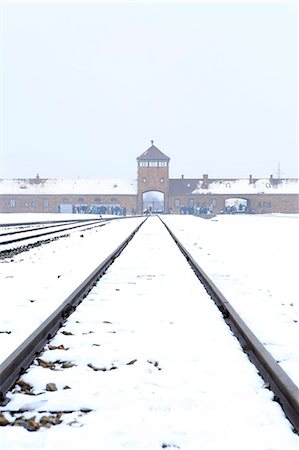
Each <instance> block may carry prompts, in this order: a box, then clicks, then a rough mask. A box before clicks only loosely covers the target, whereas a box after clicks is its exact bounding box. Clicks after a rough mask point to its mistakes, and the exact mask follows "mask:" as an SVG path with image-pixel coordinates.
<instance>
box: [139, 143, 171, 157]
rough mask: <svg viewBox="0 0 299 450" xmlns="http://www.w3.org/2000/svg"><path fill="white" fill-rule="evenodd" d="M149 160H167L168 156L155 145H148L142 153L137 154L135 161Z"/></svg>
mask: <svg viewBox="0 0 299 450" xmlns="http://www.w3.org/2000/svg"><path fill="white" fill-rule="evenodd" d="M149 160H155V161H169V160H170V158H169V157H168V156H166V155H164V153H162V152H161V150H159V149H158V148H157V147H155V145H153V141H152V145H151V146H150V148H148V149H147V150H145V152H144V153H142V155H140V156H138V158H137V161H149Z"/></svg>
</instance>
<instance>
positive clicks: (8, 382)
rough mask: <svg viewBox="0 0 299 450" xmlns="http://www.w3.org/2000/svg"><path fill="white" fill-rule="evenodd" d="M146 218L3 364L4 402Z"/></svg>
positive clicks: (0, 395) (0, 400)
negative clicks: (11, 389) (12, 388)
mask: <svg viewBox="0 0 299 450" xmlns="http://www.w3.org/2000/svg"><path fill="white" fill-rule="evenodd" d="M146 219H147V218H145V219H144V220H143V221H142V222H141V223H140V224H139V225H138V227H136V228H135V229H134V230H133V231H132V233H131V234H130V235H129V236H128V237H127V238H126V239H125V240H124V241H123V242H122V243H121V244H120V245H119V246H118V247H117V248H116V249H115V250H114V251H113V252H112V253H111V254H110V255H109V256H108V257H107V258H106V259H105V260H104V261H103V262H102V263H101V264H100V265H99V266H98V267H97V268H96V269H95V270H94V271H93V272H92V273H91V274H90V275H89V276H88V277H87V278H86V279H85V280H84V281H83V282H82V283H81V284H80V286H78V287H77V288H76V289H75V290H74V291H73V292H72V293H71V294H70V295H69V296H68V298H67V299H66V300H65V301H64V302H63V303H62V304H61V305H60V306H59V307H58V308H57V309H56V310H55V311H54V312H53V313H52V314H51V315H50V316H49V317H48V318H47V319H46V320H45V321H44V322H43V323H42V324H41V325H40V326H39V327H38V328H37V329H36V330H35V331H34V332H33V333H32V334H31V335H30V336H29V337H28V338H27V339H26V340H25V341H24V342H23V343H22V344H21V345H20V346H19V347H18V348H17V349H16V350H15V351H14V352H13V353H12V354H11V355H9V356H8V357H7V358H6V359H5V360H4V361H3V362H2V364H1V365H0V405H6V404H7V403H8V401H9V399H8V398H7V397H6V393H7V392H8V390H9V389H10V388H11V387H12V386H14V384H15V383H16V381H17V380H18V378H19V376H20V375H21V374H22V373H24V371H25V370H26V369H27V368H28V367H29V366H30V364H31V363H32V362H33V360H34V358H35V356H36V355H37V354H38V353H39V352H41V350H42V349H43V348H44V346H45V344H46V343H47V342H48V341H49V340H50V339H51V338H52V337H53V336H54V335H55V334H56V332H57V331H58V329H59V328H61V326H62V325H63V323H64V322H65V320H66V319H67V318H68V316H69V315H70V314H72V312H73V311H74V310H75V309H76V307H77V306H78V305H79V303H81V301H82V300H83V299H84V297H86V295H87V294H88V293H89V292H90V291H91V289H92V288H93V286H94V285H95V284H96V283H97V281H98V280H99V279H100V278H101V277H102V276H103V274H104V273H105V272H106V270H107V269H108V267H109V266H110V265H111V264H112V263H113V261H114V260H115V259H116V258H117V257H118V256H119V255H120V254H121V252H122V251H123V250H124V248H125V247H126V246H127V245H128V243H129V242H130V240H131V239H132V238H133V236H134V235H135V234H136V233H137V231H138V230H139V228H140V227H141V226H142V224H143V223H144V222H145V220H146Z"/></svg>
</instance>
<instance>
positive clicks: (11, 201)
mask: <svg viewBox="0 0 299 450" xmlns="http://www.w3.org/2000/svg"><path fill="white" fill-rule="evenodd" d="M9 206H10V207H11V208H15V207H16V201H15V199H14V198H11V199H10V200H9Z"/></svg>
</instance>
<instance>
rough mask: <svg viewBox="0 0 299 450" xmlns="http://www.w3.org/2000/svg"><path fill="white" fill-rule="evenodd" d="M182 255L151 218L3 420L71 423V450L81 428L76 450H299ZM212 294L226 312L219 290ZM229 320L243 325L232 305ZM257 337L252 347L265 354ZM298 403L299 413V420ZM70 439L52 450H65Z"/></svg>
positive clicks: (50, 444) (29, 424)
mask: <svg viewBox="0 0 299 450" xmlns="http://www.w3.org/2000/svg"><path fill="white" fill-rule="evenodd" d="M149 227H150V228H149ZM149 229H150V230H151V232H149ZM181 251H183V249H182V246H181ZM181 251H179V249H178V248H177V246H175V245H174V242H173V239H172V238H171V236H170V234H169V233H168V232H167V230H166V228H165V227H164V226H163V225H162V224H161V222H160V221H159V219H158V218H157V217H150V218H149V219H148V220H147V221H146V222H145V223H144V225H143V226H142V227H141V228H140V229H139V231H138V233H136V234H135V236H134V239H132V240H131V241H130V244H129V245H128V246H126V248H125V249H124V251H123V252H122V255H121V257H119V258H117V259H115V257H114V258H113V259H115V261H114V264H113V265H111V266H110V267H109V269H108V270H107V272H106V273H105V275H104V276H103V277H102V278H101V281H100V282H99V283H98V284H97V285H96V286H95V287H94V288H93V289H92V291H90V293H89V294H88V296H87V297H86V298H85V300H84V302H82V303H80V305H79V306H78V307H77V309H76V311H75V312H74V313H73V314H72V315H71V316H70V317H69V318H68V319H67V321H66V322H65V324H64V327H63V328H61V329H60V330H59V331H58V333H57V334H56V336H55V337H54V339H53V340H52V341H50V342H49V344H48V346H47V347H46V348H45V350H44V352H43V354H40V355H39V357H38V358H36V359H35V362H34V364H33V366H32V367H31V368H30V370H29V371H28V372H26V373H25V374H24V375H23V376H22V379H21V380H19V382H18V387H17V388H16V389H15V391H14V392H12V393H9V394H8V397H9V398H10V399H11V401H10V403H9V404H8V405H7V406H4V407H2V408H0V412H1V410H2V411H4V410H6V413H5V416H3V417H5V419H6V420H7V422H8V423H11V424H13V423H15V421H16V420H19V421H20V422H19V423H20V424H21V425H23V426H24V427H25V428H27V429H29V430H37V429H39V428H40V427H43V426H46V427H48V426H50V425H51V424H53V425H55V424H58V423H61V425H62V427H63V435H64V436H67V438H66V440H67V442H68V443H70V439H71V437H70V433H71V431H72V430H71V429H72V427H73V426H75V427H77V426H79V427H82V428H80V430H81V431H80V433H75V434H76V438H75V439H76V441H73V442H72V444H71V445H70V447H71V448H73V449H77V448H78V449H79V448H83V447H82V445H81V447H80V445H78V439H79V440H80V439H82V441H81V444H82V442H83V439H86V438H87V436H89V437H90V435H91V433H92V430H93V429H94V428H96V433H97V439H100V443H101V444H102V448H113V449H115V448H123V447H126V448H139V449H140V448H153V449H154V448H166V447H172V448H181V449H184V448H188V449H190V448H192V449H198V448H205V449H216V448H223V449H228V448H230V449H232V450H235V449H240V448H242V450H243V449H247V448H248V449H249V448H251V449H252V448H259V449H266V448H275V449H279V450H285V448H288V449H295V448H296V446H297V445H298V436H296V435H295V434H293V433H292V428H291V426H290V424H289V423H288V422H287V421H286V420H285V418H284V415H283V413H282V412H281V409H280V407H279V406H278V404H277V403H276V402H273V399H274V397H273V394H272V393H271V392H270V391H269V389H268V387H269V386H268V384H267V382H266V383H264V382H263V381H262V380H261V378H260V377H259V374H258V372H257V370H256V369H255V368H254V367H253V366H252V364H250V363H249V361H248V359H247V357H246V356H245V354H244V353H243V352H242V351H240V346H239V344H238V343H237V341H236V339H235V338H234V337H233V336H232V335H231V333H230V332H229V330H228V328H227V326H226V325H225V323H224V322H223V320H222V316H221V314H220V313H219V311H218V310H217V309H216V308H215V306H214V304H213V303H212V302H211V301H210V297H209V296H208V295H207V293H206V291H205V289H204V288H203V286H202V285H201V284H200V283H198V280H197V279H196V277H195V276H194V273H193V272H195V273H196V272H197V268H196V267H195V266H194V265H193V266H192V256H191V255H190V254H185V256H187V259H188V261H189V263H190V265H191V267H192V269H193V271H192V270H190V267H189V266H188V264H186V260H185V259H184V258H183V256H182V254H181ZM183 252H184V251H183ZM184 253H185V252H184ZM109 264H110V263H109ZM105 270H106V269H105ZM196 274H197V273H196ZM197 275H198V274H197ZM200 277H201V278H203V273H200ZM203 281H204V282H205V283H206V281H207V280H206V279H205V280H203ZM208 281H209V280H208ZM94 283H95V280H93V281H92V284H94ZM84 289H85V290H86V289H87V290H90V286H89V287H87V286H85V288H84ZM206 289H207V290H209V294H210V295H211V296H215V295H216V297H217V296H218V298H220V299H221V300H223V298H222V295H221V293H219V292H217V289H216V290H215V289H214V286H213V284H212V283H210V282H209V287H208V288H206ZM221 308H222V312H224V316H229V317H230V318H231V317H232V316H234V314H233V311H232V308H230V306H229V304H228V302H227V301H226V300H224V304H223V305H222V306H221ZM62 311H63V314H62V317H60V319H59V321H60V322H61V321H62V320H63V319H64V317H63V316H64V309H63V308H62ZM234 320H236V321H237V322H238V317H235V316H234ZM235 325H236V323H235ZM237 328H239V325H238V327H237ZM240 328H241V329H242V327H240ZM245 328H246V327H245ZM243 331H244V327H243ZM243 331H242V332H243ZM239 332H241V331H240V330H239ZM246 333H247V335H250V338H251V339H249V340H248V339H246V346H251V351H253V353H258V352H256V351H255V350H253V348H252V346H254V345H255V344H256V340H255V339H252V336H251V333H250V331H249V330H248V329H246ZM50 334H52V333H50ZM46 337H47V338H48V336H47V335H46ZM241 341H242V339H241ZM33 353H34V352H33ZM262 353H263V354H264V352H262ZM258 371H259V372H262V371H261V370H260V369H258ZM262 375H263V376H264V375H265V374H264V373H262ZM271 376H272V377H273V374H271ZM282 381H283V382H284V381H285V379H284V380H282ZM271 382H272V381H271ZM271 387H272V385H271ZM296 392H298V390H297V391H296V390H295V391H294V392H292V393H291V399H290V398H288V402H289V403H291V406H292V408H293V411H295V412H296V411H297V413H298V399H297V400H296V398H295V397H294V398H295V400H294V401H293V398H292V395H294V396H296ZM28 394H29V395H31V396H32V397H28ZM275 395H277V394H275ZM278 395H280V394H278ZM28 398H30V399H31V401H30V402H28ZM278 400H279V401H281V403H282V404H283V406H284V407H285V403H284V402H283V401H282V400H281V399H278ZM296 408H297V410H296ZM9 411H11V413H9ZM62 411H64V412H65V415H61V412H62ZM248 411H250V413H248ZM45 412H47V414H48V415H47V416H45V415H44V414H45ZM88 412H89V414H87V413H88ZM15 413H18V414H19V416H17V419H16V418H15V417H16V416H14V415H13V414H15ZM85 413H86V414H85ZM33 414H34V419H32V415H33ZM49 414H50V415H49ZM286 414H289V410H288V411H286ZM20 416H21V417H20ZM291 416H292V417H290V415H289V418H290V420H291V421H292V423H293V425H294V428H295V429H296V430H297V431H298V422H296V420H294V415H292V414H291ZM83 425H85V426H83ZM232 426H233V428H234V432H233V433H229V432H228V430H229V429H230V427H232ZM5 428H7V427H5ZM70 430H71V431H70ZM215 430H222V431H220V432H219V431H218V433H217V435H216V436H215ZM227 432H228V434H227ZM93 433H95V430H94V431H93ZM58 435H59V439H58V438H57V436H58ZM58 435H57V433H56V434H51V435H50V436H49V438H48V441H47V442H46V444H45V441H44V440H43V448H45V449H50V448H54V447H55V445H56V446H57V445H58V443H59V445H62V442H61V434H58ZM98 435H99V436H100V438H99V437H98ZM238 436H243V438H244V440H246V442H243V441H242V442H240V441H239V440H238ZM23 438H24V439H25V440H26V441H27V442H29V440H30V437H27V436H25V435H24V436H23ZM209 439H210V440H211V442H212V444H213V446H211V445H210V444H208V440H209ZM257 439H258V441H257V442H258V444H259V445H258V446H257V445H256V443H257V442H256V440H257ZM4 442H5V441H4ZM6 442H8V443H9V442H10V443H12V442H13V441H12V440H11V438H10V437H9V436H8V437H7V441H6ZM35 443H36V442H35ZM261 443H264V446H263V445H262V444H261ZM12 445H13V444H12ZM8 448H13V447H8Z"/></svg>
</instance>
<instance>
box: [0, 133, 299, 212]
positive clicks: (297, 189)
mask: <svg viewBox="0 0 299 450" xmlns="http://www.w3.org/2000/svg"><path fill="white" fill-rule="evenodd" d="M169 162H170V158H169V157H168V156H166V155H165V154H164V153H162V152H161V151H160V150H159V149H158V148H157V147H156V146H154V143H153V141H151V146H150V147H149V148H148V149H147V150H146V151H145V152H144V153H142V154H141V155H140V156H139V157H137V179H133V180H122V179H95V180H93V179H71V180H66V179H63V180H59V179H45V178H40V177H39V176H38V175H37V176H36V177H35V178H31V179H12V180H7V179H3V180H0V213H10V212H74V213H75V212H93V213H100V214H105V213H109V214H132V213H133V214H135V213H136V214H140V213H142V212H143V211H144V210H151V211H152V212H157V213H174V214H181V213H194V212H195V213H199V212H206V211H207V210H213V211H214V212H216V213H218V212H221V211H223V212H252V211H254V212H256V213H270V212H276V213H277V212H278V213H299V180H298V179H281V178H279V179H278V178H273V176H272V175H270V177H269V178H262V179H257V178H253V177H252V176H251V175H250V176H249V177H248V178H243V179H236V178H234V179H231V178H230V179H228V178H222V179H210V178H209V177H208V174H204V175H203V176H202V178H185V177H184V176H183V175H182V176H181V178H178V179H174V178H169Z"/></svg>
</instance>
